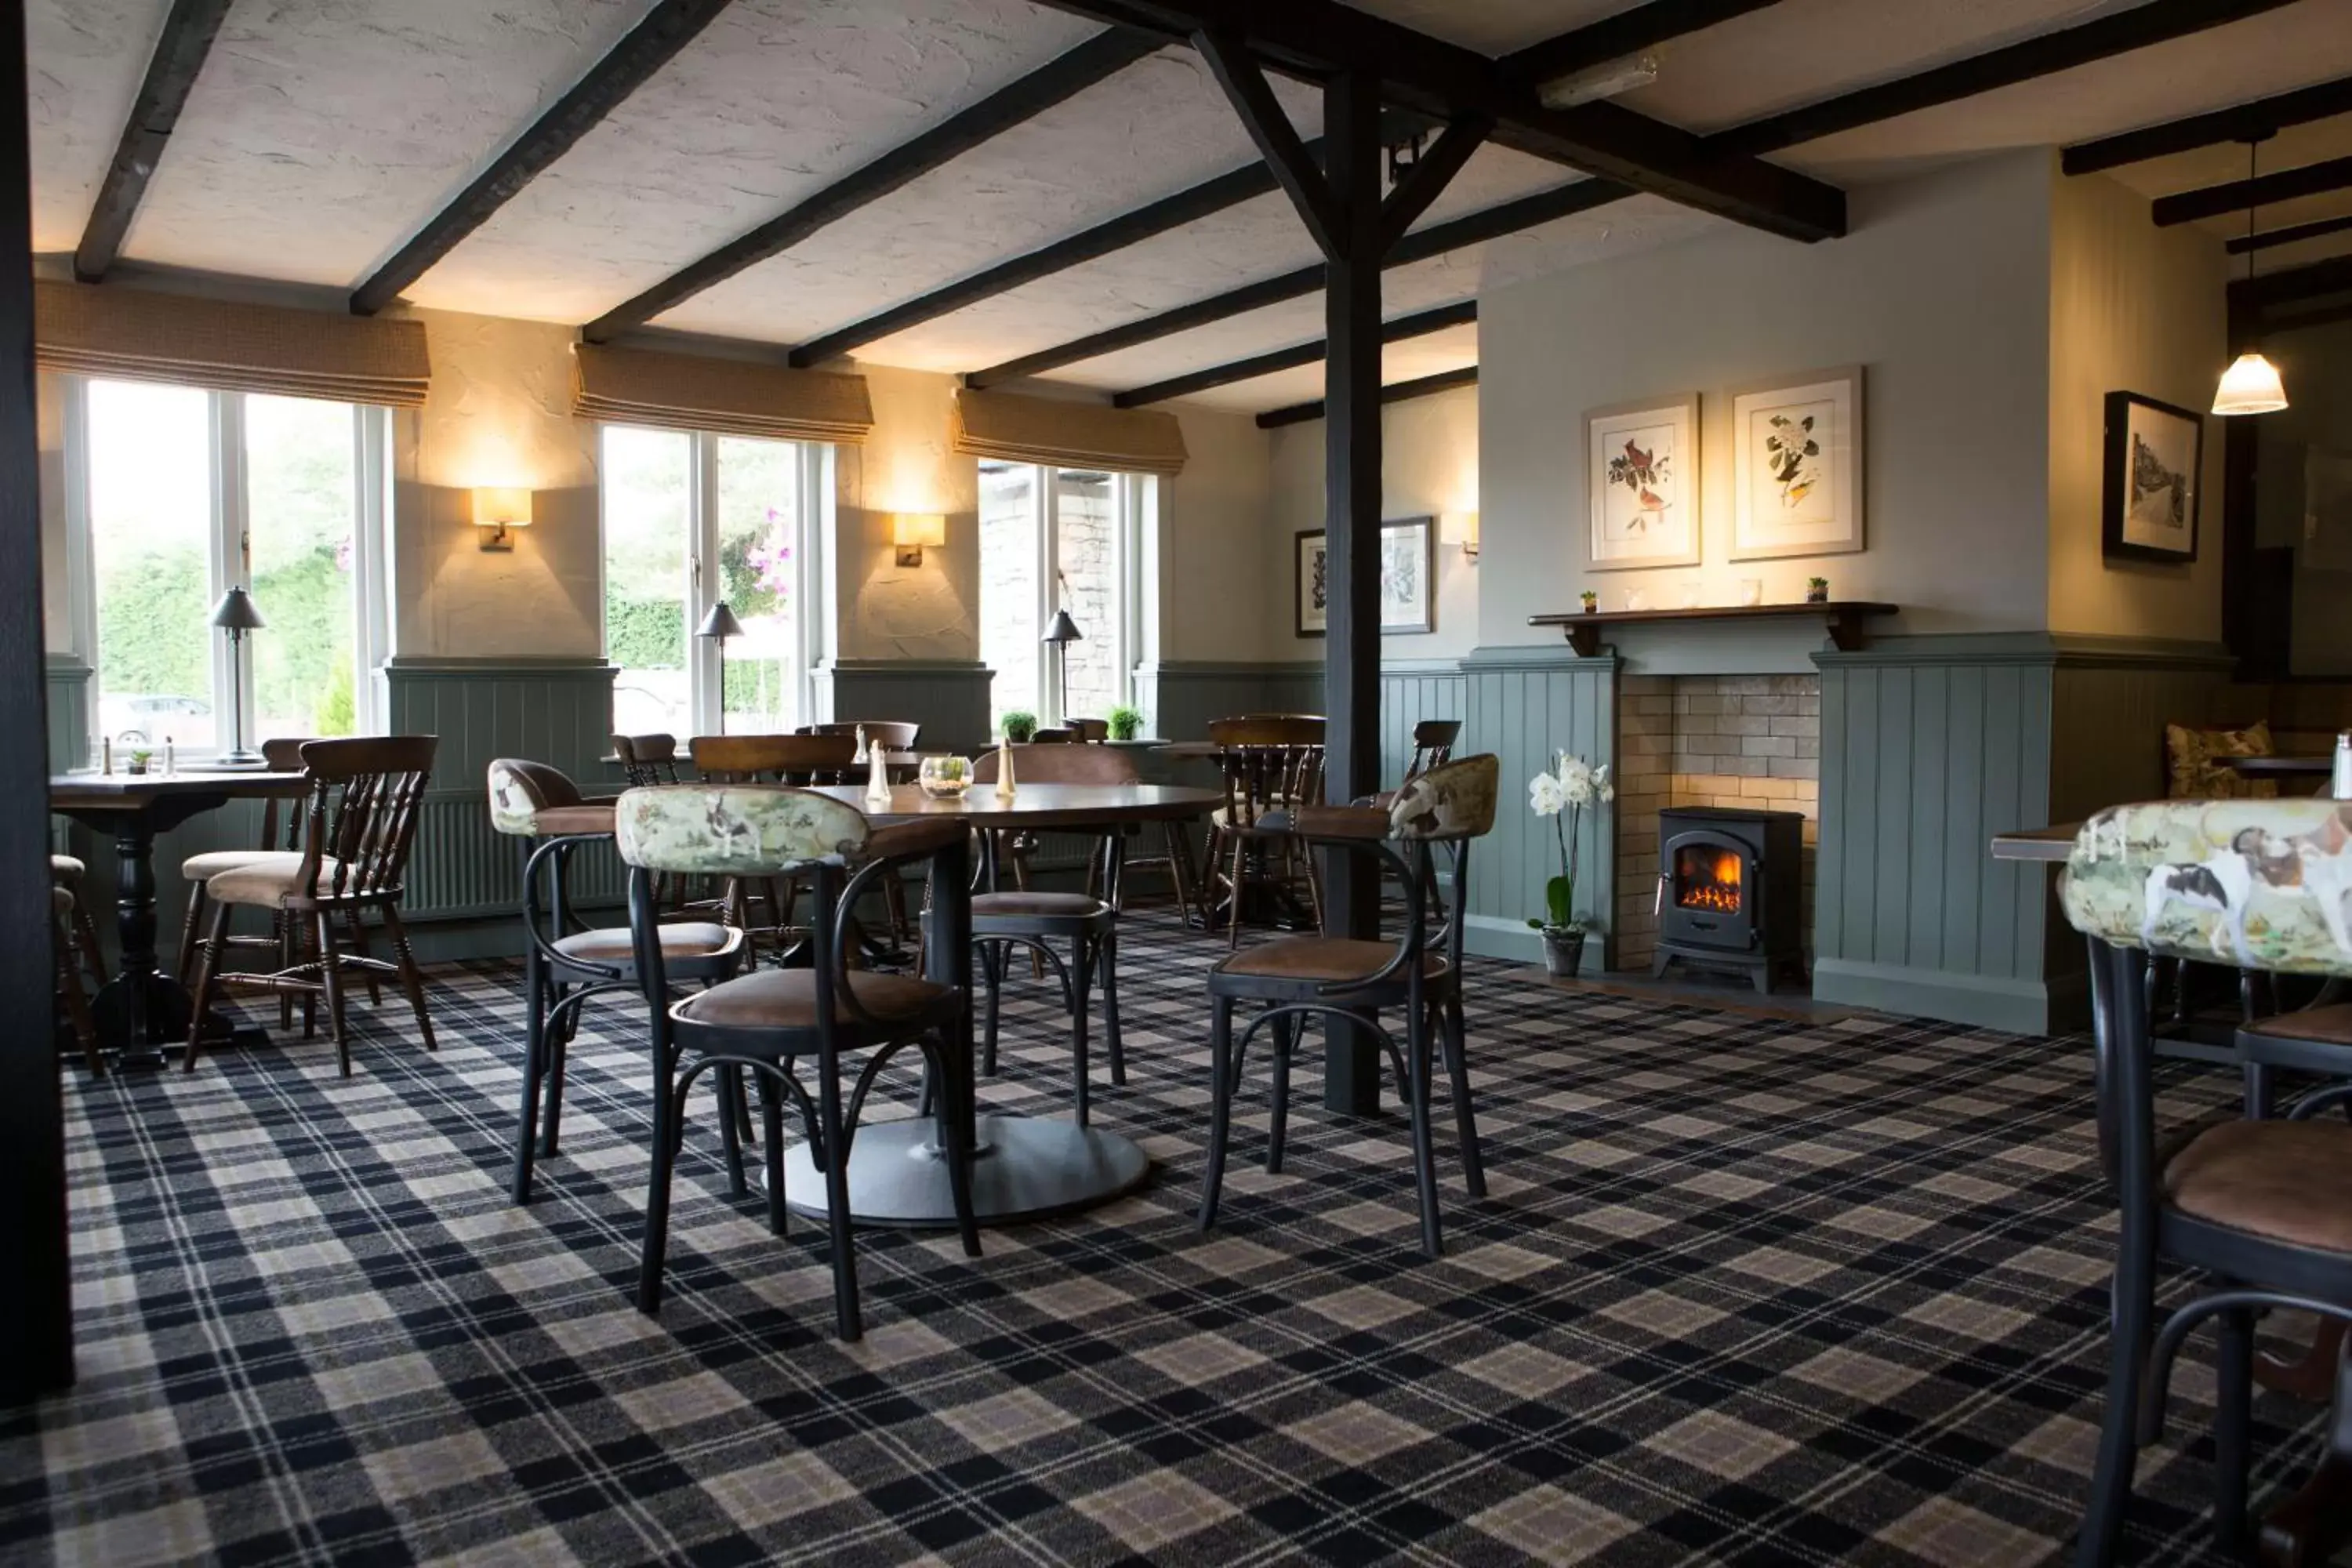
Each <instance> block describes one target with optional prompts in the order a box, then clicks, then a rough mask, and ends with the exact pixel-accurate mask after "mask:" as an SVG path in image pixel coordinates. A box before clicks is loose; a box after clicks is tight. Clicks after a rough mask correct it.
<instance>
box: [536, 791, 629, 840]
mask: <svg viewBox="0 0 2352 1568" xmlns="http://www.w3.org/2000/svg"><path fill="white" fill-rule="evenodd" d="M613 813H614V803H613V802H611V801H609V800H583V801H582V802H581V803H580V804H579V805H550V806H542V807H541V809H539V810H538V811H536V812H533V813H532V814H531V819H530V821H531V826H533V827H535V828H537V829H538V830H539V836H540V837H542V838H563V837H570V836H571V835H572V834H575V833H610V832H612V831H613Z"/></svg>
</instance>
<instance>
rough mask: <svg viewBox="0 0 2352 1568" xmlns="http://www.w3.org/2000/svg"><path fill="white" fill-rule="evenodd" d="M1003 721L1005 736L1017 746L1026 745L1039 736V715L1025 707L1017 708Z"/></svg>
mask: <svg viewBox="0 0 2352 1568" xmlns="http://www.w3.org/2000/svg"><path fill="white" fill-rule="evenodd" d="M1002 722H1003V725H1004V738H1005V739H1006V740H1008V741H1010V742H1013V744H1014V745H1016V746H1025V745H1027V744H1028V743H1029V742H1032V741H1034V740H1035V739H1036V738H1037V715H1035V714H1034V713H1032V712H1030V711H1029V710H1027V709H1025V708H1015V709H1014V710H1013V711H1012V712H1010V713H1007V714H1006V715H1005V716H1004V718H1003V721H1002Z"/></svg>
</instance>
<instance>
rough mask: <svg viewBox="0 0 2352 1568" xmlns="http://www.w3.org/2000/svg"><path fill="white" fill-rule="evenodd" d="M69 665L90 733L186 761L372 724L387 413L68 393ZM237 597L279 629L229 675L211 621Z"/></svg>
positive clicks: (112, 390) (91, 387)
mask: <svg viewBox="0 0 2352 1568" xmlns="http://www.w3.org/2000/svg"><path fill="white" fill-rule="evenodd" d="M65 388H66V452H67V473H68V482H67V502H66V510H67V517H68V548H69V552H70V555H71V560H70V563H69V574H70V576H71V579H72V582H73V584H74V622H75V625H74V635H73V637H72V642H73V646H74V648H75V650H76V651H77V652H78V653H79V654H81V655H82V656H83V657H84V658H87V659H88V660H89V662H90V664H91V665H92V667H93V668H95V670H96V679H95V680H94V681H93V682H92V686H93V689H94V694H95V701H96V710H95V711H96V715H97V733H98V734H100V735H103V736H106V737H110V738H112V739H115V740H117V741H118V742H121V743H123V744H128V745H137V746H143V747H145V748H147V749H152V750H161V749H162V747H163V742H164V741H165V740H166V739H167V738H168V739H169V740H170V741H171V742H172V743H173V745H174V747H175V748H176V749H177V750H179V751H181V752H187V753H190V754H201V753H203V752H210V751H215V750H222V749H226V747H227V746H228V744H229V743H230V739H231V734H232V730H233V726H232V725H231V724H230V723H229V722H228V721H227V719H226V715H227V714H228V713H229V712H230V711H231V710H232V705H235V707H236V708H238V709H241V710H242V711H243V712H244V713H245V714H246V715H247V722H246V724H245V725H244V727H243V728H244V735H245V742H246V744H247V746H248V747H253V746H255V745H257V743H258V742H260V741H261V740H262V739H263V738H265V737H271V736H284V735H351V734H359V733H363V732H367V731H372V730H374V729H376V728H378V724H377V716H376V712H375V708H376V703H375V699H374V691H373V683H372V682H370V681H369V680H367V679H365V675H366V672H367V671H368V670H369V669H371V668H373V667H374V665H375V664H376V663H377V662H378V660H379V659H380V658H381V652H382V649H383V644H384V636H383V626H384V616H383V594H382V591H381V586H380V584H382V582H383V549H382V536H383V476H384V469H383V455H384V451H385V447H386V442H387V437H388V428H389V426H388V417H387V413H386V411H385V410H383V409H380V408H370V407H363V406H360V405H353V404H348V403H329V402H322V401H316V400H312V399H308V398H289V397H272V396H264V395H258V394H246V393H235V392H207V391H204V390H202V389H200V388H196V387H186V386H172V385H166V384H159V383H153V382H130V381H104V380H96V379H83V378H79V377H71V378H68V380H67V381H66V383H65ZM232 586H243V587H245V588H246V589H247V591H248V592H250V593H251V595H253V602H254V605H255V607H256V608H257V609H258V610H259V611H260V613H261V615H262V616H263V618H264V619H265V620H266V621H267V622H268V626H266V627H264V628H263V629H262V630H260V631H258V632H255V633H251V634H248V635H247V637H246V639H245V644H244V650H243V657H242V658H239V659H237V660H235V661H232V659H231V658H230V656H229V647H230V645H229V641H228V637H227V636H226V634H225V633H223V632H220V631H216V630H215V629H214V628H213V626H211V625H210V617H211V615H212V609H213V605H215V602H217V601H218V599H219V597H220V595H222V594H223V593H225V592H226V591H227V590H228V589H229V588H230V587H232Z"/></svg>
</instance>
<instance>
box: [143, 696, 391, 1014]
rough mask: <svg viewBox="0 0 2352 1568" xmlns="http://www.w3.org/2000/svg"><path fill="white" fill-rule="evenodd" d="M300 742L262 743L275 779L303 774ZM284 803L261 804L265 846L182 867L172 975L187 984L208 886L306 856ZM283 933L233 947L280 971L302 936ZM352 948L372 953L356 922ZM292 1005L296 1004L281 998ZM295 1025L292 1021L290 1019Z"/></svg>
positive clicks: (215, 853) (240, 940)
mask: <svg viewBox="0 0 2352 1568" xmlns="http://www.w3.org/2000/svg"><path fill="white" fill-rule="evenodd" d="M302 745H303V742H302V740H300V739H289V738H287V737H282V736H281V737H279V738H278V739H275V740H268V741H264V742H261V757H262V764H263V766H265V767H267V768H268V770H269V771H270V772H271V773H300V772H301V771H302ZM279 805H280V803H279V802H278V800H277V799H276V798H275V797H274V796H273V797H271V798H268V799H265V800H264V801H263V802H262V803H261V833H260V842H259V843H258V844H257V845H256V846H255V847H253V848H251V849H207V850H205V851H204V852H203V853H202V854H198V855H191V856H189V857H188V858H186V859H184V860H183V861H181V862H180V875H181V877H182V878H183V879H184V880H185V881H186V882H187V884H188V914H187V918H186V920H184V921H182V922H181V926H180V963H179V967H178V968H176V969H174V970H173V973H175V974H177V975H178V976H179V977H180V979H181V980H182V982H186V981H188V980H189V979H191V978H192V977H193V976H194V973H195V971H196V942H197V939H198V938H199V936H201V935H202V933H203V931H204V929H205V884H206V883H208V882H210V881H211V880H212V879H213V878H215V877H216V876H218V875H220V873H222V872H223V871H237V870H243V869H244V868H247V867H249V866H269V865H290V864H292V862H293V860H294V858H296V857H298V856H299V855H300V853H301V851H302V822H301V815H300V813H299V812H297V811H296V810H295V809H294V805H293V803H292V802H290V801H289V802H287V803H285V805H284V810H283V813H282V815H283V816H284V819H285V820H284V823H283V825H282V826H281V824H280V822H279V816H280V815H281V813H280V810H279ZM276 923H277V926H278V929H277V930H276V931H272V932H271V933H270V934H269V935H268V936H232V937H230V938H229V939H228V944H229V945H230V946H231V947H266V948H270V949H272V950H274V951H275V952H277V953H278V967H279V968H281V969H282V968H284V967H285V966H286V965H288V964H289V963H293V962H294V952H295V948H296V947H297V946H298V945H299V933H298V932H297V931H295V930H294V927H293V924H292V922H291V921H282V920H281V921H278V922H276ZM349 929H350V931H351V936H352V944H353V945H354V946H355V947H357V948H358V949H359V950H360V951H361V952H366V951H367V934H366V932H365V931H363V930H362V929H361V928H360V927H359V925H358V924H357V922H356V921H354V922H353V923H352V925H351V927H350V928H349ZM281 1000H283V1001H284V1002H286V1003H287V1004H289V1005H290V1004H291V1001H292V998H290V997H287V998H282V999H281ZM289 1021H290V1018H289Z"/></svg>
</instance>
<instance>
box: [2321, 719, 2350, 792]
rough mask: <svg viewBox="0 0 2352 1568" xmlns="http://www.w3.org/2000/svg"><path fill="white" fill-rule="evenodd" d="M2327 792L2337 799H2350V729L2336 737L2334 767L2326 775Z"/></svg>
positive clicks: (2340, 732)
mask: <svg viewBox="0 0 2352 1568" xmlns="http://www.w3.org/2000/svg"><path fill="white" fill-rule="evenodd" d="M2327 793H2328V794H2329V795H2333V796H2335V797H2336V799H2337V800H2352V730H2345V731H2339V732H2338V733H2337V735H2336V769H2335V772H2333V773H2330V774H2329V775H2328V780H2327Z"/></svg>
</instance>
